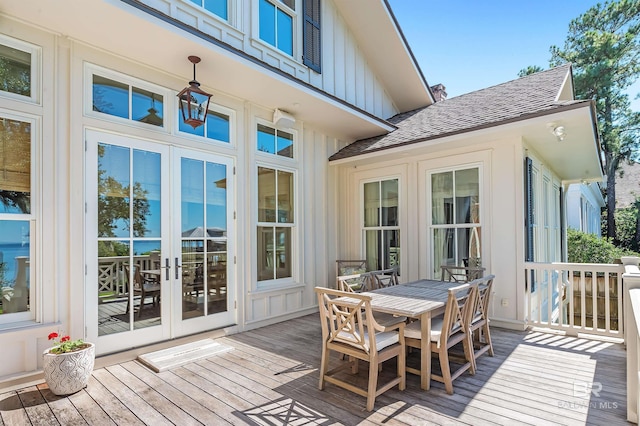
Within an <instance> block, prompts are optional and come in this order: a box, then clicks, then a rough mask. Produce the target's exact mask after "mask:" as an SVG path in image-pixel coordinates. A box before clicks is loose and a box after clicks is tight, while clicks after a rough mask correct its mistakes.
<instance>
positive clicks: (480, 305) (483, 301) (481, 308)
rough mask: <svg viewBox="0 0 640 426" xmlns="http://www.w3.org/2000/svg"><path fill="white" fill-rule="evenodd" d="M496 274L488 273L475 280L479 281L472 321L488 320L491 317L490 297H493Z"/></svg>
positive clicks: (475, 281)
mask: <svg viewBox="0 0 640 426" xmlns="http://www.w3.org/2000/svg"><path fill="white" fill-rule="evenodd" d="M494 278H495V275H488V276H486V277H483V278H478V279H476V280H474V281H473V283H477V285H478V292H477V295H476V303H475V306H474V311H473V315H472V316H471V319H472V321H473V322H474V323H475V322H480V321H486V320H487V319H488V318H489V299H490V298H491V289H492V287H493V279H494Z"/></svg>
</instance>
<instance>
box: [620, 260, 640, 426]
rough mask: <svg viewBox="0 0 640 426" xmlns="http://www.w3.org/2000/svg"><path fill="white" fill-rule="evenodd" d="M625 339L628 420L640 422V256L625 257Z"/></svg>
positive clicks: (623, 278)
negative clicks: (639, 336)
mask: <svg viewBox="0 0 640 426" xmlns="http://www.w3.org/2000/svg"><path fill="white" fill-rule="evenodd" d="M622 263H623V264H624V266H625V273H624V274H623V275H622V286H623V289H624V337H625V339H624V341H625V344H626V346H627V420H628V421H630V422H633V423H638V397H639V394H638V387H639V386H638V381H639V377H640V375H639V373H640V358H639V357H640V339H639V338H638V323H640V269H639V268H638V265H639V264H640V258H638V257H633V256H629V257H623V258H622Z"/></svg>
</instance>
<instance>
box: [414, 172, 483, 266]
mask: <svg viewBox="0 0 640 426" xmlns="http://www.w3.org/2000/svg"><path fill="white" fill-rule="evenodd" d="M484 168H485V165H484V163H483V162H477V163H465V164H456V165H452V166H450V167H442V168H437V169H429V170H427V171H426V176H425V179H426V182H425V185H426V186H425V188H426V193H425V198H426V210H425V215H426V231H427V235H426V241H427V256H426V260H427V276H428V277H430V278H433V277H432V275H431V274H432V273H433V271H434V270H435V265H433V252H434V250H435V248H434V242H433V230H434V229H438V228H455V229H461V228H480V229H481V230H482V231H483V232H482V235H483V238H482V240H481V242H480V244H481V245H480V259H481V260H482V266H484V267H487V266H488V263H489V262H488V260H489V259H488V258H487V256H486V253H487V252H486V250H487V249H486V248H487V245H488V244H489V241H488V239H487V235H488V234H489V233H488V232H487V223H488V220H489V218H487V217H486V216H487V213H486V212H487V211H488V209H487V207H488V206H487V203H489V202H490V200H488V199H487V197H486V196H485V195H486V194H485V177H484V173H485V170H484ZM469 169H478V197H479V199H480V209H479V213H480V221H479V222H478V223H477V224H473V226H469V225H470V224H467V223H465V224H442V225H434V224H433V216H432V214H431V212H432V209H433V199H432V188H431V176H432V175H434V174H438V173H447V172H456V171H458V170H469ZM438 267H439V266H438Z"/></svg>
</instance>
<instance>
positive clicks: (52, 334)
mask: <svg viewBox="0 0 640 426" xmlns="http://www.w3.org/2000/svg"><path fill="white" fill-rule="evenodd" d="M56 337H58V333H51V334H49V340H53V339H55V338H56Z"/></svg>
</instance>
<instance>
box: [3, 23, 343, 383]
mask: <svg viewBox="0 0 640 426" xmlns="http://www.w3.org/2000/svg"><path fill="white" fill-rule="evenodd" d="M0 19H2V23H3V25H2V30H1V31H2V33H4V34H7V35H10V36H11V37H16V38H19V39H21V40H24V41H27V42H29V43H32V44H35V45H38V46H40V47H41V48H42V61H41V63H42V71H41V75H42V82H41V83H42V84H41V86H42V87H43V90H42V98H41V102H40V103H39V104H34V105H27V106H25V105H23V103H22V102H19V101H11V100H7V99H5V98H1V97H0V112H5V111H11V110H12V109H22V110H25V109H26V110H27V111H28V113H29V114H30V115H31V116H33V117H35V118H36V119H37V122H38V126H37V129H36V132H37V143H36V145H37V146H38V147H40V149H39V152H38V153H37V155H36V160H37V161H38V165H37V167H36V170H37V172H36V180H37V182H38V183H37V185H36V187H35V188H33V193H34V196H35V198H34V201H33V202H34V209H35V210H36V215H37V216H36V217H37V219H36V221H37V229H36V233H35V235H32V241H31V244H32V245H34V246H35V259H32V261H33V263H32V264H31V284H32V285H33V286H35V287H36V289H37V294H36V300H35V301H34V300H32V306H33V310H34V312H35V320H34V321H25V322H21V323H9V324H0V347H2V357H1V358H2V360H3V362H2V363H0V387H1V386H2V383H3V382H7V381H9V380H12V379H16V380H17V379H19V378H20V377H23V376H25V377H26V376H29V375H30V374H34V373H37V371H38V370H39V369H40V368H41V362H42V356H41V354H42V351H43V350H45V349H46V348H47V347H49V346H50V343H49V342H48V341H47V335H48V334H49V333H51V332H54V331H55V332H61V331H62V332H64V333H68V334H69V335H71V336H72V337H73V338H78V337H83V336H85V332H86V327H87V326H88V323H87V320H86V315H87V312H86V309H88V308H87V300H86V289H87V288H88V286H92V285H94V286H95V282H93V281H88V280H87V279H86V276H85V264H86V262H87V259H86V253H87V242H88V241H91V239H92V238H94V237H93V236H87V235H86V233H85V230H84V224H85V222H86V218H85V203H91V202H92V200H88V199H86V196H85V185H86V184H88V183H90V182H87V180H86V176H87V172H88V170H87V169H88V168H90V167H92V164H90V163H88V162H86V161H85V134H86V132H87V131H88V130H92V131H93V130H96V131H100V132H107V133H113V134H117V135H124V136H126V137H130V138H139V139H143V140H148V141H153V142H154V143H158V144H163V145H172V146H183V147H187V148H191V149H194V150H201V151H208V152H215V153H216V154H217V155H221V156H225V157H229V158H232V159H233V161H234V164H235V166H236V168H237V173H236V177H235V179H236V181H235V183H236V188H237V191H236V193H235V194H234V195H235V200H236V205H235V210H236V212H237V220H236V229H235V231H236V233H235V234H236V238H235V241H233V242H230V245H233V246H235V247H236V250H235V255H236V256H237V264H236V266H235V271H234V276H235V281H234V282H232V283H230V285H234V286H236V295H237V302H238V306H237V312H236V327H235V330H236V331H241V330H245V329H250V328H254V327H259V326H262V325H266V324H268V323H271V322H277V321H281V320H284V319H287V318H290V317H295V316H299V315H301V314H305V313H309V312H312V311H314V310H315V309H316V308H315V307H316V298H315V293H314V292H313V287H314V286H316V285H323V286H324V285H326V284H328V282H329V279H330V278H329V276H328V274H329V271H328V268H325V267H324V266H323V265H328V264H329V260H328V255H327V253H328V250H329V247H330V241H331V238H332V236H331V224H330V223H329V217H328V216H327V207H326V206H327V199H328V194H329V193H330V188H329V187H328V180H327V175H328V162H327V158H328V156H329V153H330V151H331V152H333V151H334V149H335V147H338V146H343V145H344V144H345V143H344V142H343V141H340V140H337V139H336V138H335V137H332V136H330V134H331V129H313V128H307V127H305V123H303V122H301V121H298V122H296V124H295V128H294V129H293V130H294V131H295V133H296V134H297V135H298V139H297V140H296V143H297V145H298V151H297V152H298V154H297V158H296V160H295V161H294V162H295V167H296V169H297V190H296V192H295V196H296V197H297V203H296V208H297V218H298V219H297V233H296V237H297V240H296V241H297V245H296V247H297V250H296V253H295V256H297V257H294V270H295V278H296V280H297V282H296V283H295V285H292V286H286V287H280V288H277V289H259V288H258V285H257V283H256V272H255V265H256V253H255V252H256V235H255V233H256V232H255V229H256V222H255V214H254V210H256V209H257V202H256V200H257V194H256V191H257V189H256V182H255V175H256V149H255V147H256V122H257V120H264V121H267V122H268V121H270V120H271V118H272V114H273V111H272V110H267V109H264V108H262V107H260V106H258V105H254V104H251V103H249V102H247V101H245V100H243V99H239V98H237V97H234V96H233V94H232V93H221V92H216V93H214V99H213V101H212V102H215V103H216V104H218V105H221V106H223V107H225V108H228V109H230V110H232V111H233V117H234V118H235V121H234V122H233V123H232V127H231V129H232V132H233V135H232V138H233V139H234V140H235V145H229V146H228V147H221V146H220V145H216V146H212V145H210V144H207V143H203V142H202V141H201V140H196V139H189V138H185V137H181V136H179V135H176V134H174V133H172V132H170V131H169V132H167V131H162V129H158V130H149V129H148V128H147V129H145V128H143V127H141V126H138V125H136V124H135V123H126V122H123V121H120V122H118V121H117V120H112V119H110V118H109V117H98V116H96V114H87V113H85V106H84V105H85V102H86V101H87V99H89V97H88V96H87V92H86V90H87V87H89V85H88V84H86V83H85V78H86V66H87V64H92V65H96V66H99V67H104V68H107V69H110V70H114V71H117V72H118V73H122V74H124V75H126V76H128V77H132V78H136V79H140V80H144V81H145V82H148V83H150V84H153V85H157V86H160V87H162V88H166V89H167V90H170V91H172V96H171V97H167V99H166V102H173V100H174V98H173V96H175V93H177V91H178V90H180V89H181V88H182V87H183V86H184V79H177V78H175V77H173V76H171V75H168V74H166V73H163V72H161V71H158V70H156V69H151V68H149V67H146V66H145V65H144V64H140V63H136V62H133V61H130V60H127V59H124V58H122V57H119V56H115V55H112V54H110V53H108V52H105V51H102V50H99V49H94V48H92V47H89V46H86V45H84V44H82V43H79V42H77V41H72V40H69V39H67V38H65V37H61V36H57V35H53V34H49V33H46V32H43V31H40V30H36V29H34V28H32V27H30V26H27V25H24V24H22V23H19V22H17V21H13V20H10V19H7V18H5V17H1V16H0ZM205 89H206V88H205ZM176 107H177V102H175V105H173V106H172V109H170V111H173V112H175V111H176V110H175V108H176ZM165 120H167V121H171V123H173V121H174V117H171V116H166V117H165ZM172 126H175V123H174V124H169V129H171V128H172ZM94 209H95V208H94ZM89 210H91V206H90V207H89ZM229 309H233V306H230V307H229ZM98 351H99V348H98Z"/></svg>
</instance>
